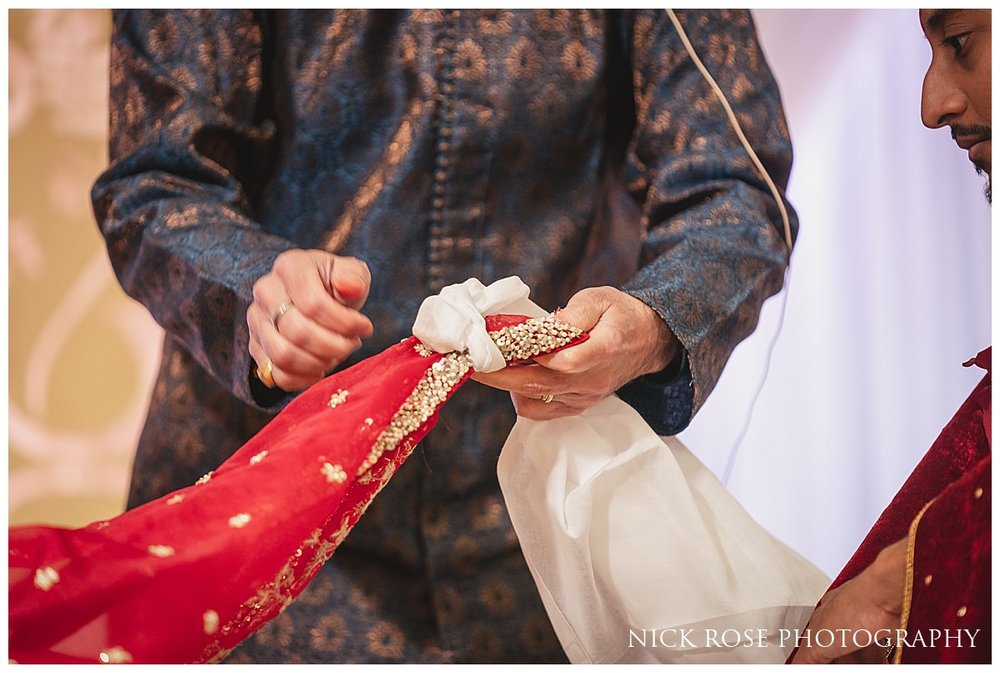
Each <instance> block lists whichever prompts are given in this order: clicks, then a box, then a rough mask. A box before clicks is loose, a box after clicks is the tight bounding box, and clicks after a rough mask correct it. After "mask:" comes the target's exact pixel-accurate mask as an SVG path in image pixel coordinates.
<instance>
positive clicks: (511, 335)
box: [357, 316, 583, 476]
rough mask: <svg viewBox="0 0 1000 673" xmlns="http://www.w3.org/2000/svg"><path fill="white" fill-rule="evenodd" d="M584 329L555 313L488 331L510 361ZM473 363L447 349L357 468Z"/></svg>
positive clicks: (440, 399)
mask: <svg viewBox="0 0 1000 673" xmlns="http://www.w3.org/2000/svg"><path fill="white" fill-rule="evenodd" d="M582 333H583V332H582V330H579V329H577V328H576V327H573V326H572V325H570V324H568V323H564V322H562V321H560V320H556V319H555V318H553V317H552V316H546V317H544V318H529V319H528V320H526V321H525V322H523V323H520V324H517V325H510V326H507V327H503V328H501V329H499V330H495V331H492V332H490V333H489V335H490V338H492V339H493V341H494V343H496V345H497V348H499V349H500V352H501V353H502V354H503V357H504V359H505V360H507V361H508V362H510V361H512V360H527V359H530V358H532V357H534V356H536V355H539V354H541V353H548V352H550V351H553V350H555V349H557V348H561V347H562V346H565V345H567V344H569V343H570V342H572V341H573V339H575V338H577V337H579V336H580V335H581V334H582ZM471 367H472V360H471V359H470V358H469V354H468V353H467V352H464V351H463V352H461V353H459V352H453V353H448V354H446V355H445V356H444V357H442V358H441V359H440V360H438V361H437V362H435V363H434V364H433V365H431V366H430V368H429V369H428V370H427V371H426V372H425V373H424V375H423V376H422V377H421V379H420V381H418V382H417V385H416V387H415V388H414V389H413V392H411V393H410V395H409V397H407V398H406V400H405V401H404V402H403V404H402V406H401V407H400V408H399V411H397V412H396V414H395V415H394V416H393V417H392V420H391V421H389V427H387V428H386V429H385V430H383V431H382V434H380V435H379V437H378V439H376V440H375V444H373V445H372V449H371V451H370V452H369V454H368V457H367V458H365V460H364V461H363V462H362V463H361V466H360V467H359V468H358V471H357V476H361V475H363V474H364V473H365V472H367V471H368V470H369V469H371V467H372V465H374V464H375V463H376V462H377V461H378V459H379V458H380V457H381V456H382V454H384V453H385V452H386V451H391V450H393V449H395V448H396V445H397V444H399V442H400V441H401V440H402V439H403V438H404V437H406V436H407V435H408V434H410V433H411V432H414V431H415V430H416V429H417V428H419V427H420V426H421V425H422V424H423V423H425V422H426V421H427V419H429V418H430V417H431V416H432V415H433V414H434V413H435V412H436V411H437V408H438V407H439V406H441V404H443V403H444V401H445V400H446V399H448V395H450V394H451V391H452V390H454V388H455V386H457V385H458V384H459V382H460V381H461V380H462V378H463V377H464V376H465V374H466V373H468V371H469V369H471Z"/></svg>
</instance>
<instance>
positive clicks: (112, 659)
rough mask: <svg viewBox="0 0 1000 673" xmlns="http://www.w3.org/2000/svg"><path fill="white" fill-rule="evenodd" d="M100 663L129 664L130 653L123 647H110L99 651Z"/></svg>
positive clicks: (130, 660) (130, 661)
mask: <svg viewBox="0 0 1000 673" xmlns="http://www.w3.org/2000/svg"><path fill="white" fill-rule="evenodd" d="M100 659H101V663H102V664H131V663H132V654H131V653H130V652H129V651H128V650H126V649H125V648H124V647H112V648H110V649H108V650H106V651H104V652H101V656H100Z"/></svg>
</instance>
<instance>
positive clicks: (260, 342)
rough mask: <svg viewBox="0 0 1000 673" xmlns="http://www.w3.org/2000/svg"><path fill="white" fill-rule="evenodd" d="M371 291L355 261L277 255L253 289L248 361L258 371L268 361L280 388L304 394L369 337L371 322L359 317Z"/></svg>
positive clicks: (300, 253)
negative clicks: (251, 358) (251, 359)
mask: <svg viewBox="0 0 1000 673" xmlns="http://www.w3.org/2000/svg"><path fill="white" fill-rule="evenodd" d="M370 285H371V274H370V273H369V271H368V265H366V264H365V263H364V262H362V261H361V260H359V259H355V258H353V257H339V256H337V255H333V254H331V253H329V252H325V251H323V250H299V249H294V250H288V251H286V252H283V253H281V254H280V255H278V257H277V258H276V259H275V260H274V266H273V267H272V268H271V271H270V273H268V274H267V275H265V276H262V277H261V278H260V279H259V280H258V281H257V282H256V283H254V286H253V297H254V301H253V303H252V304H250V307H249V308H248V309H247V326H248V327H249V328H250V344H249V349H250V355H251V356H252V357H253V359H254V360H255V361H256V362H257V364H258V366H264V365H265V363H266V362H267V360H270V361H271V371H270V373H271V377H272V378H273V379H274V384H275V385H276V386H277V387H278V388H281V389H282V390H287V391H294V390H305V389H306V388H308V387H309V386H310V385H312V384H313V383H316V382H317V381H319V380H320V379H322V378H323V377H324V376H325V375H326V374H327V372H329V371H330V370H331V369H333V368H334V367H335V366H336V365H338V364H340V363H341V362H343V361H344V360H345V359H346V358H347V356H349V355H350V354H351V353H353V352H354V351H355V350H357V349H358V348H359V347H360V346H361V338H362V337H368V336H371V334H372V324H371V321H370V320H368V318H366V317H365V316H364V315H362V314H361V313H360V312H359V310H360V309H361V307H362V306H363V305H364V303H365V300H366V299H367V298H368V288H369V287H370ZM261 378H262V380H263V379H264V376H262V377H261Z"/></svg>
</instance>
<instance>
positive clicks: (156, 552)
mask: <svg viewBox="0 0 1000 673" xmlns="http://www.w3.org/2000/svg"><path fill="white" fill-rule="evenodd" d="M148 550H149V553H150V554H152V555H153V556H157V557H159V558H169V557H171V556H173V555H174V553H175V552H174V548H173V547H171V546H170V545H166V544H151V545H149V547H148Z"/></svg>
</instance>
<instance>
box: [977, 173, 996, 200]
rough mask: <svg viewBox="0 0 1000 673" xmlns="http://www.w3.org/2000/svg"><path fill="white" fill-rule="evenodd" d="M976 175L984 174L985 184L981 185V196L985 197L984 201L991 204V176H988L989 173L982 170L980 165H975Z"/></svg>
mask: <svg viewBox="0 0 1000 673" xmlns="http://www.w3.org/2000/svg"><path fill="white" fill-rule="evenodd" d="M976 174H977V175H980V176H982V175H985V176H986V184H985V185H983V196H985V197H986V203H988V204H990V205H991V206H992V205H993V178H991V177H990V175H989V173H987V172H986V171H984V170H983V169H982V168H981V167H979V166H976Z"/></svg>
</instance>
